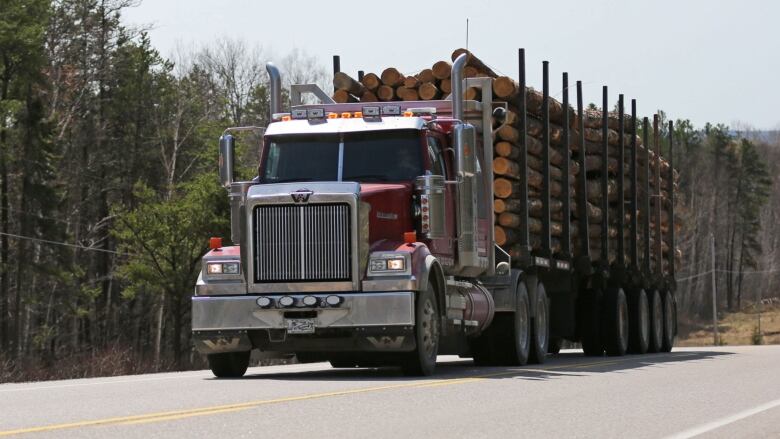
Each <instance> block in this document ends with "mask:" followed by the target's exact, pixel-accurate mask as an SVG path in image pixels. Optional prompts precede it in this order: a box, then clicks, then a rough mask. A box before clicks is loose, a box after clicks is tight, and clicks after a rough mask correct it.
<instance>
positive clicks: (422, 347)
mask: <svg viewBox="0 0 780 439" xmlns="http://www.w3.org/2000/svg"><path fill="white" fill-rule="evenodd" d="M433 288H434V287H433V285H432V284H431V283H430V282H429V283H428V288H426V289H425V290H423V291H420V292H419V293H418V294H417V306H416V307H415V311H414V312H415V319H414V320H415V325H414V337H415V342H416V345H417V347H416V348H415V349H414V351H412V352H409V353H408V354H406V356H405V358H404V360H403V362H402V363H401V369H402V370H403V372H404V374H405V375H412V376H428V375H431V374H433V371H434V369H436V356H437V355H438V354H439V334H440V332H441V319H440V317H439V307H438V306H437V303H436V295H435V293H434V290H433Z"/></svg>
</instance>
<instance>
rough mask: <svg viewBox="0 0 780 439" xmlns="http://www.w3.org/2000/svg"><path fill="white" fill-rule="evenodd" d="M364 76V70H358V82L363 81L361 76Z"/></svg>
mask: <svg viewBox="0 0 780 439" xmlns="http://www.w3.org/2000/svg"><path fill="white" fill-rule="evenodd" d="M364 76H366V72H364V71H362V70H358V81H359V82H361V83H362V82H363V77H364Z"/></svg>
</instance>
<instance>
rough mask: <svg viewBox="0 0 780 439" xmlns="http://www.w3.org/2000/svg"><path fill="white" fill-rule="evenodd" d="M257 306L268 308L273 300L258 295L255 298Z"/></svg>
mask: <svg viewBox="0 0 780 439" xmlns="http://www.w3.org/2000/svg"><path fill="white" fill-rule="evenodd" d="M256 302H257V306H259V307H260V308H268V307H269V306H271V304H273V301H272V300H271V299H270V298H269V297H258V298H257V300H256Z"/></svg>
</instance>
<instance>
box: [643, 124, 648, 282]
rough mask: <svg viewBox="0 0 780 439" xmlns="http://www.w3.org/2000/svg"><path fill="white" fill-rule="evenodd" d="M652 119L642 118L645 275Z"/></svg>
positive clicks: (646, 269) (646, 265) (646, 272)
mask: <svg viewBox="0 0 780 439" xmlns="http://www.w3.org/2000/svg"><path fill="white" fill-rule="evenodd" d="M649 139H650V120H649V119H648V118H646V117H645V118H644V119H643V120H642V143H643V144H644V145H645V172H644V181H643V182H642V187H644V193H645V196H644V198H643V199H642V202H643V204H644V207H643V212H644V214H643V215H642V240H643V243H644V245H643V247H642V248H643V250H644V255H643V258H642V259H643V262H644V270H643V271H644V274H645V277H649V276H650V141H649Z"/></svg>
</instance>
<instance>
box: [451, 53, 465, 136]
mask: <svg viewBox="0 0 780 439" xmlns="http://www.w3.org/2000/svg"><path fill="white" fill-rule="evenodd" d="M467 60H468V55H467V54H465V53H462V54H461V55H460V56H459V57H458V58H457V59H455V62H454V63H452V75H451V76H452V117H453V118H455V119H457V120H459V121H461V122H462V121H463V117H464V116H463V69H464V68H465V67H466V61H467Z"/></svg>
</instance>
